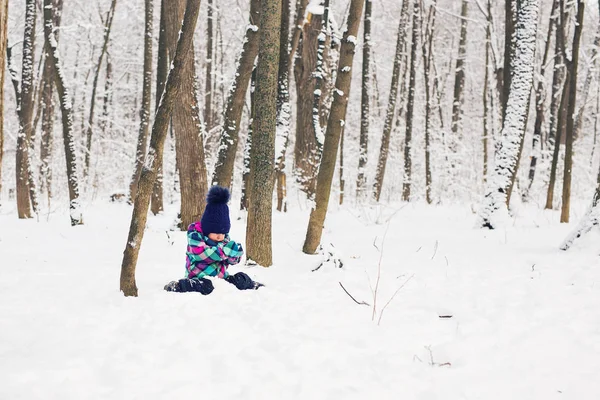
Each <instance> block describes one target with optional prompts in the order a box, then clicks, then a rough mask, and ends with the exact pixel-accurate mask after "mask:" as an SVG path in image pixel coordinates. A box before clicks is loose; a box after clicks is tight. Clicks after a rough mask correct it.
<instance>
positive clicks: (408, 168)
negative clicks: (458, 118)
mask: <svg viewBox="0 0 600 400" xmlns="http://www.w3.org/2000/svg"><path fill="white" fill-rule="evenodd" d="M413 7H414V10H413V22H412V24H413V27H412V45H411V50H410V76H409V78H408V79H409V83H408V85H409V86H408V108H407V111H406V133H405V135H404V182H403V183H402V201H409V200H410V187H411V180H412V155H411V148H412V132H413V124H414V113H415V83H416V75H417V50H418V48H419V34H420V32H419V28H420V26H421V21H420V18H421V7H420V5H419V0H414V6H413Z"/></svg>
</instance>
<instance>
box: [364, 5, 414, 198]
mask: <svg viewBox="0 0 600 400" xmlns="http://www.w3.org/2000/svg"><path fill="white" fill-rule="evenodd" d="M408 2H409V0H404V1H403V3H402V11H401V15H400V23H399V26H398V39H397V41H396V53H395V56H394V67H393V69H392V83H391V88H390V94H389V99H388V106H387V111H386V114H385V123H384V125H383V135H382V138H381V148H380V150H379V159H378V162H377V173H376V175H375V184H374V185H373V197H374V198H375V200H377V201H379V198H380V197H381V189H382V187H383V177H384V176H385V166H386V164H387V158H388V152H389V148H390V135H391V133H392V127H393V124H394V115H395V113H396V99H397V97H398V86H399V81H400V64H401V61H402V51H403V49H404V47H405V45H406V36H407V30H408V23H409V21H410V14H409V11H408Z"/></svg>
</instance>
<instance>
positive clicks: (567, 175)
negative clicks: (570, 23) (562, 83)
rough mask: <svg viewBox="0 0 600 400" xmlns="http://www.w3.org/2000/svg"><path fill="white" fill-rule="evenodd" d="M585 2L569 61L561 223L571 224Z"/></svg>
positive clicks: (581, 5)
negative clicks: (570, 213)
mask: <svg viewBox="0 0 600 400" xmlns="http://www.w3.org/2000/svg"><path fill="white" fill-rule="evenodd" d="M584 11H585V2H584V0H578V1H577V22H576V24H575V34H574V36H573V48H572V51H571V53H572V56H571V59H570V60H567V75H568V77H569V106H568V110H567V130H566V136H565V165H564V174H563V191H562V208H561V213H560V222H569V211H570V208H571V169H572V168H573V140H574V136H575V118H576V116H575V105H576V102H577V68H578V66H579V47H580V45H581V34H582V31H583V16H584Z"/></svg>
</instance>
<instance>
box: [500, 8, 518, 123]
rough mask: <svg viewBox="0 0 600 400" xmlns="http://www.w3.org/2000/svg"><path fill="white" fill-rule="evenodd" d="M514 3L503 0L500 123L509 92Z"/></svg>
mask: <svg viewBox="0 0 600 400" xmlns="http://www.w3.org/2000/svg"><path fill="white" fill-rule="evenodd" d="M515 7H516V3H515V1H514V0H505V7H504V10H505V15H504V68H503V69H502V90H501V94H502V98H501V99H500V104H501V107H502V123H503V124H504V116H505V114H506V103H507V102H508V97H509V94H510V78H511V75H510V63H511V58H512V54H513V53H512V47H511V42H512V37H513V36H514V32H515V16H516V15H515V13H516V9H515Z"/></svg>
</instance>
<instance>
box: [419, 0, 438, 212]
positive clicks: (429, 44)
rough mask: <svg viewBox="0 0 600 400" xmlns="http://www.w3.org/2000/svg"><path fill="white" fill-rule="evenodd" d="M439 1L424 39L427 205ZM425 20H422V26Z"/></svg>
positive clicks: (430, 13)
mask: <svg viewBox="0 0 600 400" xmlns="http://www.w3.org/2000/svg"><path fill="white" fill-rule="evenodd" d="M436 7H437V0H434V2H433V4H432V5H431V6H430V7H429V16H428V17H427V24H426V26H425V29H424V32H425V36H424V37H423V43H422V46H423V49H422V53H423V78H424V81H425V200H426V201H427V204H431V203H432V201H433V200H432V197H431V154H430V153H431V129H432V123H431V118H432V117H433V115H432V114H433V103H432V98H431V97H432V93H431V81H430V79H431V78H430V76H431V65H432V62H433V50H434V49H433V38H434V32H435V18H436V11H437V8H436ZM422 23H423V20H421V24H422Z"/></svg>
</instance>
